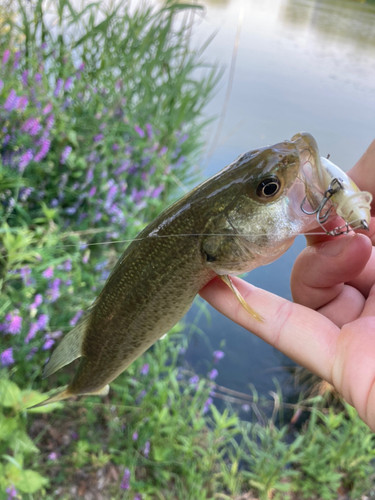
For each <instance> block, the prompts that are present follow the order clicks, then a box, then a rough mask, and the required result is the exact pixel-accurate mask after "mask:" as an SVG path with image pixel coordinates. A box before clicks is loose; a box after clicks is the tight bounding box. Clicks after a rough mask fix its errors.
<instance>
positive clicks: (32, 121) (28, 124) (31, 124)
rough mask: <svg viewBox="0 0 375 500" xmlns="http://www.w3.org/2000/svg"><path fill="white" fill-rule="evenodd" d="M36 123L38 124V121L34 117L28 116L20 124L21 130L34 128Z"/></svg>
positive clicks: (26, 130)
mask: <svg viewBox="0 0 375 500" xmlns="http://www.w3.org/2000/svg"><path fill="white" fill-rule="evenodd" d="M36 125H39V122H38V120H37V119H36V118H28V119H27V120H26V121H25V123H24V124H23V125H22V127H21V130H22V132H30V130H31V129H33V128H35V126H36ZM34 135H35V134H34Z"/></svg>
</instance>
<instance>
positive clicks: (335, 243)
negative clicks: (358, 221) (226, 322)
mask: <svg viewBox="0 0 375 500" xmlns="http://www.w3.org/2000/svg"><path fill="white" fill-rule="evenodd" d="M349 175H350V177H351V178H352V179H353V180H354V182H355V183H356V184H357V185H358V187H359V188H360V189H363V190H366V191H370V192H371V193H372V195H373V196H374V197H375V140H374V141H373V142H372V143H371V145H370V147H369V148H368V150H367V151H366V153H365V154H364V155H363V156H362V158H361V159H360V160H359V161H358V162H357V164H356V165H355V166H354V167H353V168H352V169H351V170H350V172H349ZM372 215H375V214H374V210H373V214H372ZM360 233H362V234H359V233H357V234H353V233H352V234H349V235H344V236H340V237H330V236H325V235H319V236H316V235H315V236H308V237H307V245H308V246H307V248H305V249H304V250H303V251H302V252H301V254H300V255H299V256H298V258H297V260H296V262H295V265H294V268H293V271H292V276H291V288H292V295H293V299H294V303H292V302H290V301H288V300H285V299H282V298H281V297H278V296H276V295H273V294H272V293H269V292H266V291H265V290H261V289H259V288H256V287H254V286H252V285H250V284H249V283H247V282H245V281H243V280H241V279H239V278H232V279H233V283H234V284H235V285H236V287H237V288H238V289H239V291H240V292H241V294H242V295H243V297H244V298H245V300H246V302H247V303H248V304H249V305H250V306H251V307H252V308H253V309H254V310H255V311H257V312H258V313H259V314H260V315H261V316H263V317H264V318H265V321H264V322H263V323H262V322H259V321H256V320H254V318H252V317H251V316H250V315H249V314H248V313H247V312H246V311H245V310H244V309H243V307H242V306H241V305H240V304H239V302H238V301H237V299H236V297H235V296H234V295H233V293H232V292H231V291H230V289H229V288H228V287H227V286H226V285H225V284H224V283H223V282H222V281H221V280H220V279H218V278H217V279H214V280H213V281H211V282H210V283H209V284H208V285H207V286H206V287H205V288H203V289H202V290H201V291H200V295H201V296H202V297H203V298H204V299H205V300H207V302H209V303H210V304H211V305H212V306H213V307H215V309H217V310H218V311H220V312H221V313H223V314H224V315H225V316H227V317H229V318H230V319H232V320H233V321H235V322H236V323H238V324H239V325H241V326H243V327H244V328H246V329H248V330H250V331H251V332H253V333H255V334H256V335H258V336H259V337H260V338H262V339H263V340H265V341H266V342H268V343H269V344H271V345H272V346H274V347H276V348H277V349H279V350H280V351H281V352H283V353H284V354H286V355H287V356H288V357H289V358H291V359H293V360H294V361H295V362H297V363H298V364H300V365H302V366H304V367H305V368H307V369H309V370H310V371H312V372H313V373H316V374H317V375H319V376H320V377H322V378H323V379H325V380H327V381H328V382H330V383H331V384H332V385H334V386H335V388H336V389H337V390H338V391H339V393H340V394H341V395H342V396H343V397H344V398H345V399H346V401H348V403H350V404H351V405H352V406H354V407H355V408H356V409H357V411H358V414H359V416H360V417H361V418H362V419H363V420H364V421H365V422H366V423H367V425H368V426H369V427H370V428H371V429H372V430H373V431H375V286H374V285H375V252H374V249H373V245H375V218H374V217H373V218H372V219H371V224H370V230H369V232H365V231H360Z"/></svg>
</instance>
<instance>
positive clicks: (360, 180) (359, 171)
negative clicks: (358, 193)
mask: <svg viewBox="0 0 375 500" xmlns="http://www.w3.org/2000/svg"><path fill="white" fill-rule="evenodd" d="M348 175H349V177H350V178H351V179H353V181H354V182H355V183H356V184H357V186H358V187H359V189H362V191H369V192H370V193H371V194H372V196H373V197H374V198H375V139H374V140H373V141H372V143H371V144H370V146H369V147H368V148H367V150H366V151H365V153H364V154H363V155H362V157H361V158H360V159H359V160H358V161H357V163H356V164H355V165H354V167H353V168H351V169H350V170H349V172H348ZM373 205H374V204H373ZM372 215H375V210H374V208H373V209H372Z"/></svg>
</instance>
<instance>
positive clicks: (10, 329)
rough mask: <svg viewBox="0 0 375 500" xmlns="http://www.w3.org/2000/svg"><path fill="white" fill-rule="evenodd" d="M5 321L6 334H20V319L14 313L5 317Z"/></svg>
mask: <svg viewBox="0 0 375 500" xmlns="http://www.w3.org/2000/svg"><path fill="white" fill-rule="evenodd" d="M5 319H6V321H8V325H7V330H6V331H7V333H11V334H12V335H15V334H16V333H20V331H21V328H22V317H21V316H18V314H16V312H13V313H9V314H7V315H6V316H5Z"/></svg>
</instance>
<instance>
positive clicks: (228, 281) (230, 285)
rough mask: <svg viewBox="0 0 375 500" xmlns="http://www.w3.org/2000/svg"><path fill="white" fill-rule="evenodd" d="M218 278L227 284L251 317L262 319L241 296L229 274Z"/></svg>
mask: <svg viewBox="0 0 375 500" xmlns="http://www.w3.org/2000/svg"><path fill="white" fill-rule="evenodd" d="M218 276H219V278H220V279H221V280H222V281H224V283H225V284H226V285H228V286H229V288H230V289H231V290H232V292H233V293H234V295H235V296H236V298H237V300H238V302H239V303H240V304H241V306H242V307H243V308H244V309H245V311H247V312H248V313H249V314H251V316H252V317H253V318H255V319H256V320H257V321H264V319H263V318H262V316H261V315H260V314H258V313H257V312H256V311H254V309H252V308H251V307H250V306H249V304H248V303H247V302H246V300H245V299H244V298H243V297H242V295H241V292H240V291H239V290H238V288H237V287H236V286H235V285H234V284H233V281H232V280H231V278H230V276H228V275H227V274H223V275H219V274H218Z"/></svg>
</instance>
